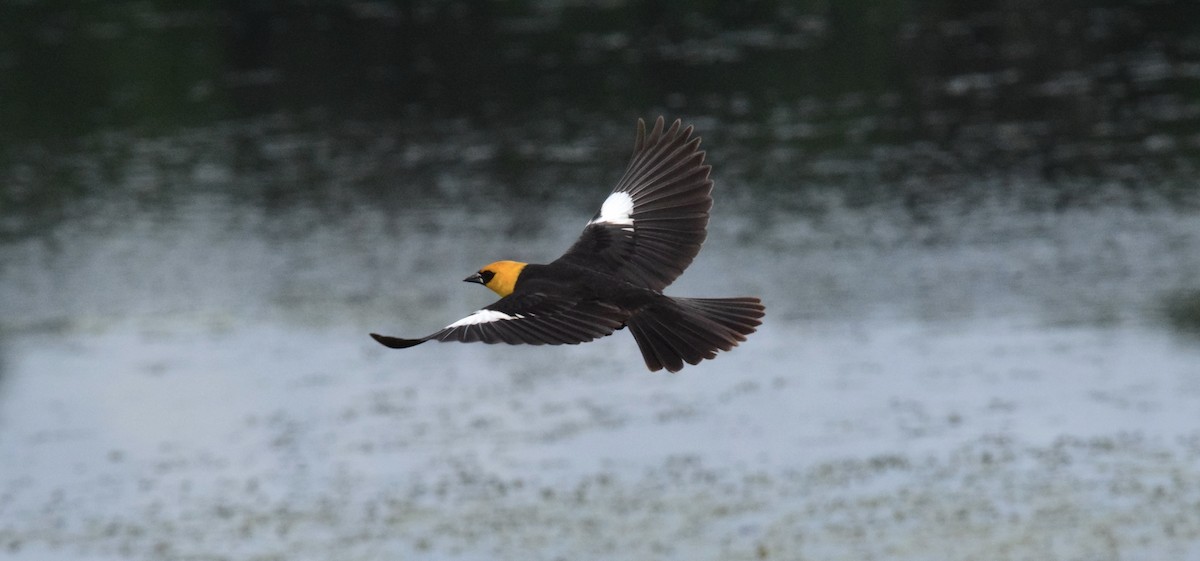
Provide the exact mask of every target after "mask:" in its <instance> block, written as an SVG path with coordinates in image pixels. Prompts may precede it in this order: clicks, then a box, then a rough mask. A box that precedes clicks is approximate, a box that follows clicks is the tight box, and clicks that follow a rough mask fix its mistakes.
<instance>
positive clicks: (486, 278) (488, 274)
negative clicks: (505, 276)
mask: <svg viewBox="0 0 1200 561" xmlns="http://www.w3.org/2000/svg"><path fill="white" fill-rule="evenodd" d="M494 276H496V273H494V272H492V271H489V270H487V269H484V270H482V271H479V280H481V281H483V284H487V283H489V282H492V277H494Z"/></svg>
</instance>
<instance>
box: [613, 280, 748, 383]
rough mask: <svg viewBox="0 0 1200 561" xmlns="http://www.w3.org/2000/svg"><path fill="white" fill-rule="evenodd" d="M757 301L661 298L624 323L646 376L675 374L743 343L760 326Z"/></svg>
mask: <svg viewBox="0 0 1200 561" xmlns="http://www.w3.org/2000/svg"><path fill="white" fill-rule="evenodd" d="M763 313H764V308H763V305H762V302H761V301H760V300H759V299H758V298H748V297H746V298H670V297H667V296H663V297H662V298H661V299H659V300H658V301H657V302H655V303H654V304H652V305H650V306H648V307H646V308H644V309H642V310H641V311H640V312H638V313H637V314H636V315H634V316H633V317H632V318H630V319H629V321H628V322H627V325H628V326H629V332H630V333H632V334H633V338H634V340H636V341H637V344H638V348H639V349H641V351H642V357H643V358H645V359H646V366H647V367H649V368H650V370H651V371H654V370H659V369H661V368H666V369H667V370H668V371H671V372H678V371H679V370H681V369H682V368H683V363H684V362H687V363H688V364H697V363H699V362H700V361H701V360H704V359H706V358H713V357H715V356H717V351H718V350H720V351H728V350H730V349H732V348H734V347H736V346H737V344H738V343H740V342H742V341H745V340H746V336H747V335H749V334H751V333H754V330H755V329H756V328H757V327H758V326H759V324H761V323H762V317H763Z"/></svg>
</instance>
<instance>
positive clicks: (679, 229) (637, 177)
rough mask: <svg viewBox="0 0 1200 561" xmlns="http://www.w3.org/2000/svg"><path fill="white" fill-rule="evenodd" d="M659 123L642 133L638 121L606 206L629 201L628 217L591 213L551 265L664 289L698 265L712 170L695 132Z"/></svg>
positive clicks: (643, 128)
mask: <svg viewBox="0 0 1200 561" xmlns="http://www.w3.org/2000/svg"><path fill="white" fill-rule="evenodd" d="M664 125H665V123H664V121H663V118H662V117H659V118H658V119H657V120H656V121H655V122H654V128H653V129H651V130H650V132H649V133H647V132H646V123H645V122H644V121H642V120H640V119H639V120H638V129H637V138H636V140H635V141H634V153H633V157H632V158H631V159H630V162H629V167H628V168H626V171H625V174H624V175H623V176H622V177H621V180H620V181H618V182H617V186H616V187H615V188H614V189H613V191H612V193H611V194H610V195H609V200H613V198H614V197H624V198H626V201H630V202H631V203H632V208H631V209H629V212H628V216H624V215H621V216H608V215H602V214H601V213H600V212H598V213H596V216H594V217H593V218H592V221H591V222H589V223H588V225H587V226H586V227H585V228H584V230H583V233H582V234H581V235H580V237H579V240H578V241H576V242H575V244H574V245H572V246H571V248H570V249H569V250H567V252H566V253H565V254H563V256H562V257H560V258H559V259H558V260H557V261H556V263H566V264H571V265H576V266H581V267H588V268H591V269H594V270H598V271H602V272H605V273H608V274H613V275H616V276H618V277H619V278H622V279H624V280H627V281H629V282H633V283H635V284H638V285H641V286H645V287H647V288H650V289H652V290H662V289H663V288H666V287H667V285H669V284H671V283H672V282H673V281H674V280H675V279H676V278H678V277H679V275H680V274H682V273H683V270H684V269H686V268H687V266H688V265H690V264H691V262H692V260H693V259H695V257H696V254H697V253H699V252H700V245H701V244H702V243H704V239H705V237H706V235H707V234H706V231H705V230H706V228H707V227H708V212H709V210H710V209H711V208H712V180H711V179H709V172H710V170H711V167H710V166H709V165H707V164H705V163H704V155H705V154H704V151H703V150H700V138H699V137H693V136H692V132H693V129H692V127H690V126H689V127H686V128H684V127H682V123H681V122H680V121H679V120H676V121H674V122H673V123H672V124H671V126H670V127H669V128H667V129H666V130H664ZM618 194H623V195H618ZM626 201H620V200H618V202H626ZM606 203H607V201H606ZM603 208H604V209H608V208H610V206H609V205H608V204H606V205H604V207H603ZM611 208H623V207H622V206H621V205H616V204H614V205H612V207H611Z"/></svg>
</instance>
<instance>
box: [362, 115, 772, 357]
mask: <svg viewBox="0 0 1200 561" xmlns="http://www.w3.org/2000/svg"><path fill="white" fill-rule="evenodd" d="M693 133H694V128H693V127H692V126H690V125H689V126H687V127H683V126H682V123H681V121H680V120H679V119H676V120H675V121H674V122H673V123H672V124H671V126H670V127H665V123H664V120H663V118H662V117H661V116H660V117H658V119H657V120H656V121H655V123H654V127H653V128H652V129H651V130H650V131H649V132H647V131H646V123H645V121H643V120H642V119H638V121H637V136H636V138H635V140H634V149H633V157H632V158H631V160H630V162H629V165H628V167H627V168H626V170H625V174H624V175H623V176H622V177H621V179H620V180H619V181H618V182H617V185H616V187H615V188H613V190H612V192H611V193H610V194H609V195H608V197H607V198H606V199H604V202H603V203H602V204H601V205H600V210H599V211H598V212H596V214H595V215H594V216H593V217H592V219H591V220H590V221H588V223H587V224H586V225H585V226H584V229H583V233H582V234H581V235H580V237H579V239H578V240H577V241H576V242H575V243H574V244H573V245H572V246H571V247H570V248H569V249H568V250H567V252H566V253H564V254H563V255H562V256H561V257H559V258H558V259H556V260H554V261H551V262H550V263H547V264H536V263H523V262H520V261H508V260H505V261H496V262H494V263H490V264H488V265H485V266H484V267H482V268H480V269H479V270H478V271H476V272H475V273H473V274H472V275H471V276H469V277H467V278H465V279H463V280H464V281H465V282H469V283H477V284H481V285H483V286H485V287H487V288H489V289H491V290H492V291H493V292H495V293H496V294H498V295H500V299H499V300H497V301H496V302H494V303H492V304H490V305H488V306H485V307H484V308H482V309H480V310H477V311H475V312H473V313H471V314H470V315H468V316H466V317H464V318H462V319H460V320H458V321H455V322H453V323H451V324H449V325H447V326H446V327H444V328H442V329H440V330H438V331H436V332H434V333H432V334H430V335H427V336H425V337H421V338H419V339H403V338H399V337H391V336H387V335H379V334H377V333H371V334H370V335H371V337H372V338H374V339H375V340H376V341H378V342H379V343H381V344H382V345H384V346H386V347H390V348H393V349H404V348H409V347H413V346H416V345H420V344H421V343H424V342H426V341H443V342H450V341H458V342H464V343H471V342H483V343H508V344H510V345H517V344H528V345H575V344H579V343H584V342H588V341H592V340H595V339H598V338H600V337H605V336H608V335H611V334H613V333H614V332H616V331H618V330H621V329H624V328H628V329H629V332H630V333H631V334H632V335H633V339H634V341H636V342H637V346H638V349H639V350H640V351H641V354H642V358H643V360H644V361H645V363H646V367H647V368H649V369H650V371H651V372H654V371H658V370H662V369H664V368H665V369H666V370H667V371H668V372H678V371H680V370H682V369H683V365H684V363H685V362H686V363H688V364H692V365H695V364H698V363H699V362H700V361H701V360H705V359H712V358H714V357H716V354H717V352H718V351H729V350H731V349H733V347H735V346H737V344H738V343H740V342H743V341H745V340H746V336H747V335H750V334H751V333H754V332H755V330H756V329H757V328H758V327H759V326H760V325H761V323H762V318H763V316H764V314H765V307H764V306H763V304H762V301H761V300H760V299H759V298H757V297H736V298H684V297H674V296H667V295H665V294H663V289H664V288H666V287H667V286H668V285H670V284H671V283H672V282H673V281H674V280H675V279H676V278H678V277H679V275H681V274H682V273H683V271H684V269H686V268H687V267H688V265H690V264H691V263H692V261H693V259H695V257H696V255H697V254H698V253H699V251H700V246H701V244H702V243H703V242H704V240H705V238H706V237H707V227H708V219H709V210H710V209H711V208H712V204H713V200H712V188H713V182H712V180H711V179H710V177H709V174H710V172H711V166H710V165H708V164H706V163H705V162H704V158H705V152H704V151H703V150H700V137H699V136H693Z"/></svg>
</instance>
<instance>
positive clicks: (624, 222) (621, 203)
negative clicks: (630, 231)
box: [588, 193, 633, 226]
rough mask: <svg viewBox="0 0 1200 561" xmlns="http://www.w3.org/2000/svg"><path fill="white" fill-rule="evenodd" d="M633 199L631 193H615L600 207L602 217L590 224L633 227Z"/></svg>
mask: <svg viewBox="0 0 1200 561" xmlns="http://www.w3.org/2000/svg"><path fill="white" fill-rule="evenodd" d="M631 214H633V197H631V196H629V193H613V194H611V195H609V196H608V198H607V199H604V204H603V205H601V206H600V216H599V217H597V218H596V219H595V220H593V221H591V222H588V224H601V223H603V224H615V225H617V226H633V217H631V216H630V215H631Z"/></svg>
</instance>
